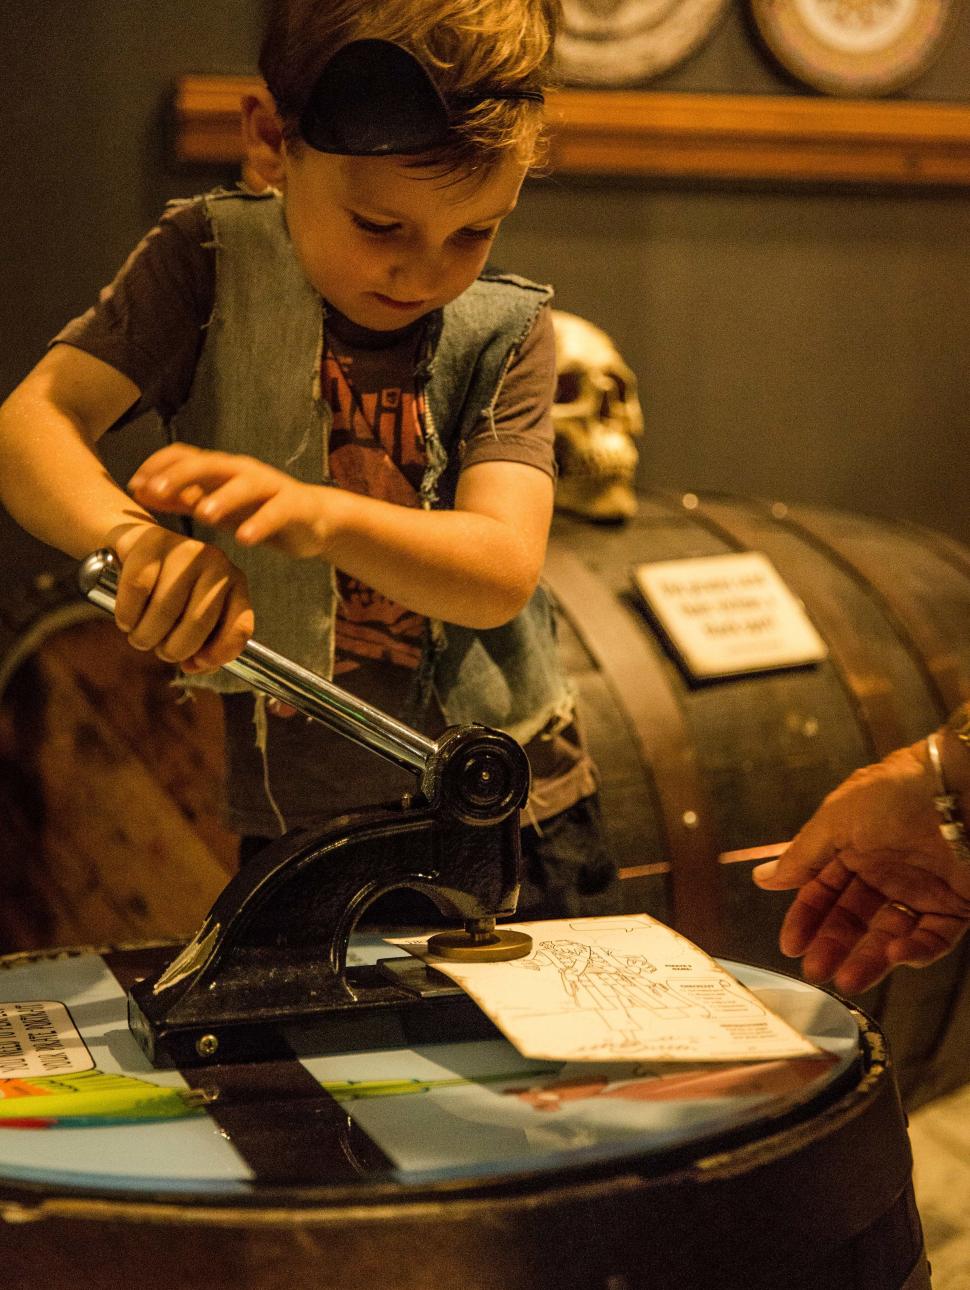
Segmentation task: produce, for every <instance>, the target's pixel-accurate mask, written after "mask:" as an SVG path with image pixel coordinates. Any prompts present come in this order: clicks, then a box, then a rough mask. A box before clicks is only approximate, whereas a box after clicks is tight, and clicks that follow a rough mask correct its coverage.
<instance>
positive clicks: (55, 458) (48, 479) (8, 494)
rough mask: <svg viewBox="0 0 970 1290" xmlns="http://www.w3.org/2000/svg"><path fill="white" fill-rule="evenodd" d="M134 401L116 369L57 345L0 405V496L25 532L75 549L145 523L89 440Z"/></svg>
mask: <svg viewBox="0 0 970 1290" xmlns="http://www.w3.org/2000/svg"><path fill="white" fill-rule="evenodd" d="M137 400H138V388H137V386H135V385H134V384H133V382H131V381H130V380H129V379H128V378H127V377H126V376H123V375H122V374H121V372H118V371H115V369H114V368H112V367H109V366H108V364H107V363H103V362H101V360H100V359H97V358H93V357H92V356H91V355H90V354H85V353H83V352H82V351H81V350H78V349H73V348H72V347H70V346H66V345H57V346H55V347H54V348H53V349H52V350H50V351H49V352H48V353H47V354H46V355H45V356H44V357H43V358H42V359H41V361H40V362H39V363H38V364H37V366H36V367H35V368H34V369H33V371H32V372H31V373H30V374H29V375H28V376H27V377H26V378H25V379H24V381H22V382H21V384H20V385H19V386H17V388H16V389H15V390H14V391H13V393H12V394H11V395H10V397H9V398H8V399H7V401H6V402H5V403H4V404H3V406H2V407H0V499H2V501H3V504H4V505H5V506H6V508H7V510H8V511H9V512H10V514H11V515H12V516H13V518H14V519H15V520H16V521H17V522H18V523H19V524H21V525H22V526H23V527H24V528H25V529H27V531H28V532H30V533H32V534H33V535H34V536H35V537H37V538H40V539H41V541H43V542H46V543H48V544H49V545H50V546H54V547H57V548H58V549H59V550H61V551H66V552H67V553H68V554H69V555H73V556H78V557H80V556H83V555H86V554H87V553H88V552H89V551H93V550H94V549H95V548H96V547H98V546H101V545H103V544H104V540H105V537H106V535H107V534H108V532H109V531H110V530H112V529H114V528H116V527H119V526H122V525H131V526H134V525H137V524H152V523H154V521H153V519H152V517H151V516H150V515H149V514H148V512H147V511H145V510H144V509H143V508H142V507H141V506H138V505H137V504H136V503H134V502H133V501H132V500H131V498H129V497H126V495H125V494H124V492H123V491H122V490H121V489H120V488H119V487H118V485H117V484H116V483H115V482H114V481H113V480H112V478H111V476H110V474H109V473H108V471H107V470H105V468H104V466H103V465H102V463H101V462H100V461H99V459H98V457H97V455H96V453H95V450H94V445H95V444H96V443H97V441H98V439H100V437H101V436H102V435H103V434H104V432H105V430H107V428H108V427H109V426H111V425H113V424H114V422H115V421H117V420H118V419H119V417H121V416H122V415H123V414H124V413H125V412H127V410H128V408H130V407H131V405H132V404H133V403H135V402H137Z"/></svg>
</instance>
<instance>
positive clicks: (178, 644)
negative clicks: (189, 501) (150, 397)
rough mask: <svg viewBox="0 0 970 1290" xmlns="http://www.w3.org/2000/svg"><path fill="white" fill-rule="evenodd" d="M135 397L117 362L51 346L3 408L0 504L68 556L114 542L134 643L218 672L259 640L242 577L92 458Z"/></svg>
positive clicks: (123, 614) (123, 619)
mask: <svg viewBox="0 0 970 1290" xmlns="http://www.w3.org/2000/svg"><path fill="white" fill-rule="evenodd" d="M138 397H139V390H138V387H137V386H136V385H135V384H134V383H133V382H132V381H131V380H129V378H128V377H126V376H124V375H123V374H122V373H121V372H119V371H117V370H115V369H114V368H113V367H111V366H110V365H109V364H107V363H104V362H102V361H101V360H100V359H98V358H95V357H93V356H92V355H90V354H87V353H84V352H83V351H82V350H79V349H75V348H73V347H72V346H68V345H57V346H55V347H54V348H53V349H52V350H50V351H49V352H48V353H47V354H46V355H45V356H44V358H43V359H42V360H41V361H40V362H39V363H38V364H37V366H36V367H35V368H34V369H33V371H32V372H31V373H30V374H29V375H28V376H27V377H26V378H25V380H24V381H23V382H22V383H21V384H20V385H19V386H18V387H17V388H16V389H15V390H14V392H13V393H12V394H11V395H10V397H9V398H8V399H7V401H6V402H5V403H4V404H3V406H2V407H0V501H2V502H3V504H4V505H5V506H6V508H7V509H8V510H9V512H10V514H11V515H12V516H13V518H14V519H15V520H17V522H18V523H20V524H21V525H22V526H23V527H24V528H25V529H27V531H28V532H30V533H32V534H33V535H34V536H35V537H38V538H40V539H41V540H42V541H44V542H47V543H48V544H49V545H51V546H55V547H58V548H59V549H60V550H62V551H65V552H67V553H68V554H69V555H73V556H78V557H80V556H83V555H86V554H87V553H88V552H90V551H93V550H95V549H96V548H97V547H100V546H105V545H112V546H114V548H115V549H116V550H117V552H118V554H119V556H120V557H121V560H122V564H123V568H122V576H121V583H120V585H119V591H118V603H117V612H116V620H117V622H118V625H119V626H120V627H121V628H122V630H124V631H126V632H127V633H128V634H129V640H130V641H131V643H132V644H133V645H134V646H135V647H136V648H139V649H155V650H156V652H157V653H158V654H159V655H160V657H162V658H165V659H166V660H168V661H171V662H182V664H183V667H184V668H185V669H186V670H189V671H197V670H205V669H208V668H212V667H217V666H219V664H220V663H222V662H226V661H228V660H229V659H230V658H233V657H235V655H236V654H238V653H239V651H240V650H241V649H242V647H243V645H244V644H245V642H246V640H247V639H248V636H249V635H251V634H252V611H251V610H250V608H249V602H248V596H247V595H246V590H245V581H244V579H243V578H242V575H241V574H239V573H238V571H237V570H235V569H233V567H232V566H231V565H230V564H229V562H228V561H227V560H226V559H225V557H224V556H222V555H221V553H219V552H217V551H216V550H215V548H212V547H206V546H204V544H203V543H201V542H195V541H193V540H191V539H188V538H185V537H184V536H182V535H180V534H176V533H171V532H169V531H168V530H167V529H164V528H162V527H161V526H160V525H159V524H158V523H157V522H156V521H155V520H154V519H153V517H152V516H151V515H150V514H149V512H148V511H147V510H145V509H144V508H143V507H142V506H140V505H138V504H137V503H135V502H133V501H132V499H131V498H130V497H128V496H127V495H126V494H125V493H124V492H123V490H122V489H120V488H119V487H118V485H117V484H116V483H115V482H114V481H113V479H112V478H111V476H110V474H109V473H108V471H107V470H105V468H104V466H103V465H102V463H101V461H100V460H99V459H98V456H97V453H96V451H95V444H96V443H97V441H98V439H100V437H101V436H102V435H103V434H104V432H105V431H106V430H107V429H108V427H109V426H111V425H113V424H114V422H115V421H117V420H118V418H119V417H121V416H122V415H123V414H124V413H125V412H126V411H127V410H128V408H130V407H131V406H132V404H133V403H135V402H136V401H137V399H138Z"/></svg>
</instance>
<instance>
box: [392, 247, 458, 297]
mask: <svg viewBox="0 0 970 1290" xmlns="http://www.w3.org/2000/svg"><path fill="white" fill-rule="evenodd" d="M444 268H445V266H444V264H443V262H442V258H441V256H438V255H435V254H434V253H432V252H427V253H425V254H421V255H411V256H408V257H407V259H402V260H400V261H398V263H396V264H395V265H393V266H392V268H391V281H392V282H393V284H394V292H395V295H397V296H399V297H400V298H401V299H405V300H427V299H428V297H429V296H433V295H434V294H435V292H437V291H439V290H440V289H441V280H442V276H443V274H444Z"/></svg>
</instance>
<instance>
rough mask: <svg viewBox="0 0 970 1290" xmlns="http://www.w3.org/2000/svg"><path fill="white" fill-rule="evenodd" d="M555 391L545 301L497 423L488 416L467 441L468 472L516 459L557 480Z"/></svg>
mask: <svg viewBox="0 0 970 1290" xmlns="http://www.w3.org/2000/svg"><path fill="white" fill-rule="evenodd" d="M555 389H556V337H555V332H554V330H553V326H552V312H551V310H550V308H549V306H548V305H544V306H543V307H542V308H541V309H540V310H539V313H538V315H537V316H536V320H535V322H534V323H533V326H532V330H531V331H530V332H529V334H528V336H526V338H525V340H524V341H523V342H522V344H521V345H520V346H519V348H518V350H517V351H516V353H515V354H514V356H513V358H512V361H511V363H510V364H509V368H508V371H507V372H506V374H505V379H504V380H503V382H502V386H501V389H500V390H499V394H498V398H497V400H496V403H495V417H494V424H493V422H492V421H491V420H490V419H489V418H488V417H482V419H481V420H480V421H479V423H478V425H477V426H475V428H474V429H473V430H472V432H471V434H470V435H469V436H468V438H467V439H466V440H465V442H464V443H463V445H462V451H461V468H462V470H464V469H466V468H467V467H468V466H474V465H477V464H478V463H479V462H482V461H516V462H522V463H524V464H525V465H528V466H535V467H537V468H538V469H539V470H542V471H544V472H545V473H546V474H547V475H550V476H551V477H552V478H553V479H554V478H555V475H556V466H555V457H554V455H553V440H554V430H553V424H552V411H551V409H552V400H553V395H554V393H555Z"/></svg>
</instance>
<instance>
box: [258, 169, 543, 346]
mask: <svg viewBox="0 0 970 1290" xmlns="http://www.w3.org/2000/svg"><path fill="white" fill-rule="evenodd" d="M283 168H284V180H283V185H282V186H283V189H284V197H285V203H286V217H287V224H288V225H289V230H290V236H291V237H292V239H293V246H294V249H295V251H296V254H297V257H298V258H299V261H300V264H301V265H302V267H303V271H304V273H305V274H306V276H307V278H308V279H309V280H310V282H311V283H312V285H313V286H314V287H315V288H316V290H317V291H318V292H319V293H320V294H321V295H322V296H323V297H324V298H325V299H326V300H327V301H329V303H330V304H332V305H333V306H334V307H335V308H336V309H339V310H340V312H341V313H342V314H345V315H346V316H347V317H348V318H350V319H351V320H352V321H353V322H355V323H358V324H360V325H361V326H364V327H370V328H373V329H374V330H375V331H392V330H394V329H395V328H398V327H404V326H406V325H407V324H408V323H411V322H414V321H415V320H416V319H417V318H420V317H421V316H422V315H423V314H427V313H430V312H431V310H433V309H438V308H440V307H441V306H442V305H445V304H447V303H448V302H449V301H451V300H454V299H455V297H456V296H459V295H461V293H462V292H463V291H464V290H465V288H466V287H468V286H470V285H471V283H472V282H474V280H475V279H476V278H477V277H478V274H479V273H480V272H481V270H482V267H483V265H484V263H485V260H486V258H487V256H488V252H489V249H490V247H491V244H492V240H493V238H494V237H495V234H496V233H497V231H498V227H499V224H500V223H501V221H502V219H503V217H504V216H505V215H507V214H509V212H510V211H511V210H512V208H513V207H514V206H515V203H516V201H517V199H518V195H519V189H520V187H521V185H522V180H523V178H524V176H525V167H524V166H522V165H521V164H519V163H518V162H516V161H515V160H514V159H513V158H511V157H506V158H503V159H502V161H500V162H499V163H498V164H497V165H496V166H495V168H494V169H493V170H492V171H491V173H490V174H489V175H488V178H487V179H485V180H484V182H482V181H479V180H475V181H469V180H467V179H460V180H459V181H458V182H455V176H454V175H451V176H446V177H445V178H443V179H442V178H439V177H435V176H434V175H432V174H431V173H430V172H429V171H427V170H415V169H408V168H406V167H405V166H404V165H403V164H402V160H401V158H399V157H344V156H336V155H334V154H332V153H324V152H315V151H314V150H313V149H311V148H304V149H302V150H301V151H300V152H298V153H297V154H296V155H295V156H294V155H293V154H292V153H290V152H288V151H285V152H284V156H283Z"/></svg>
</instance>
